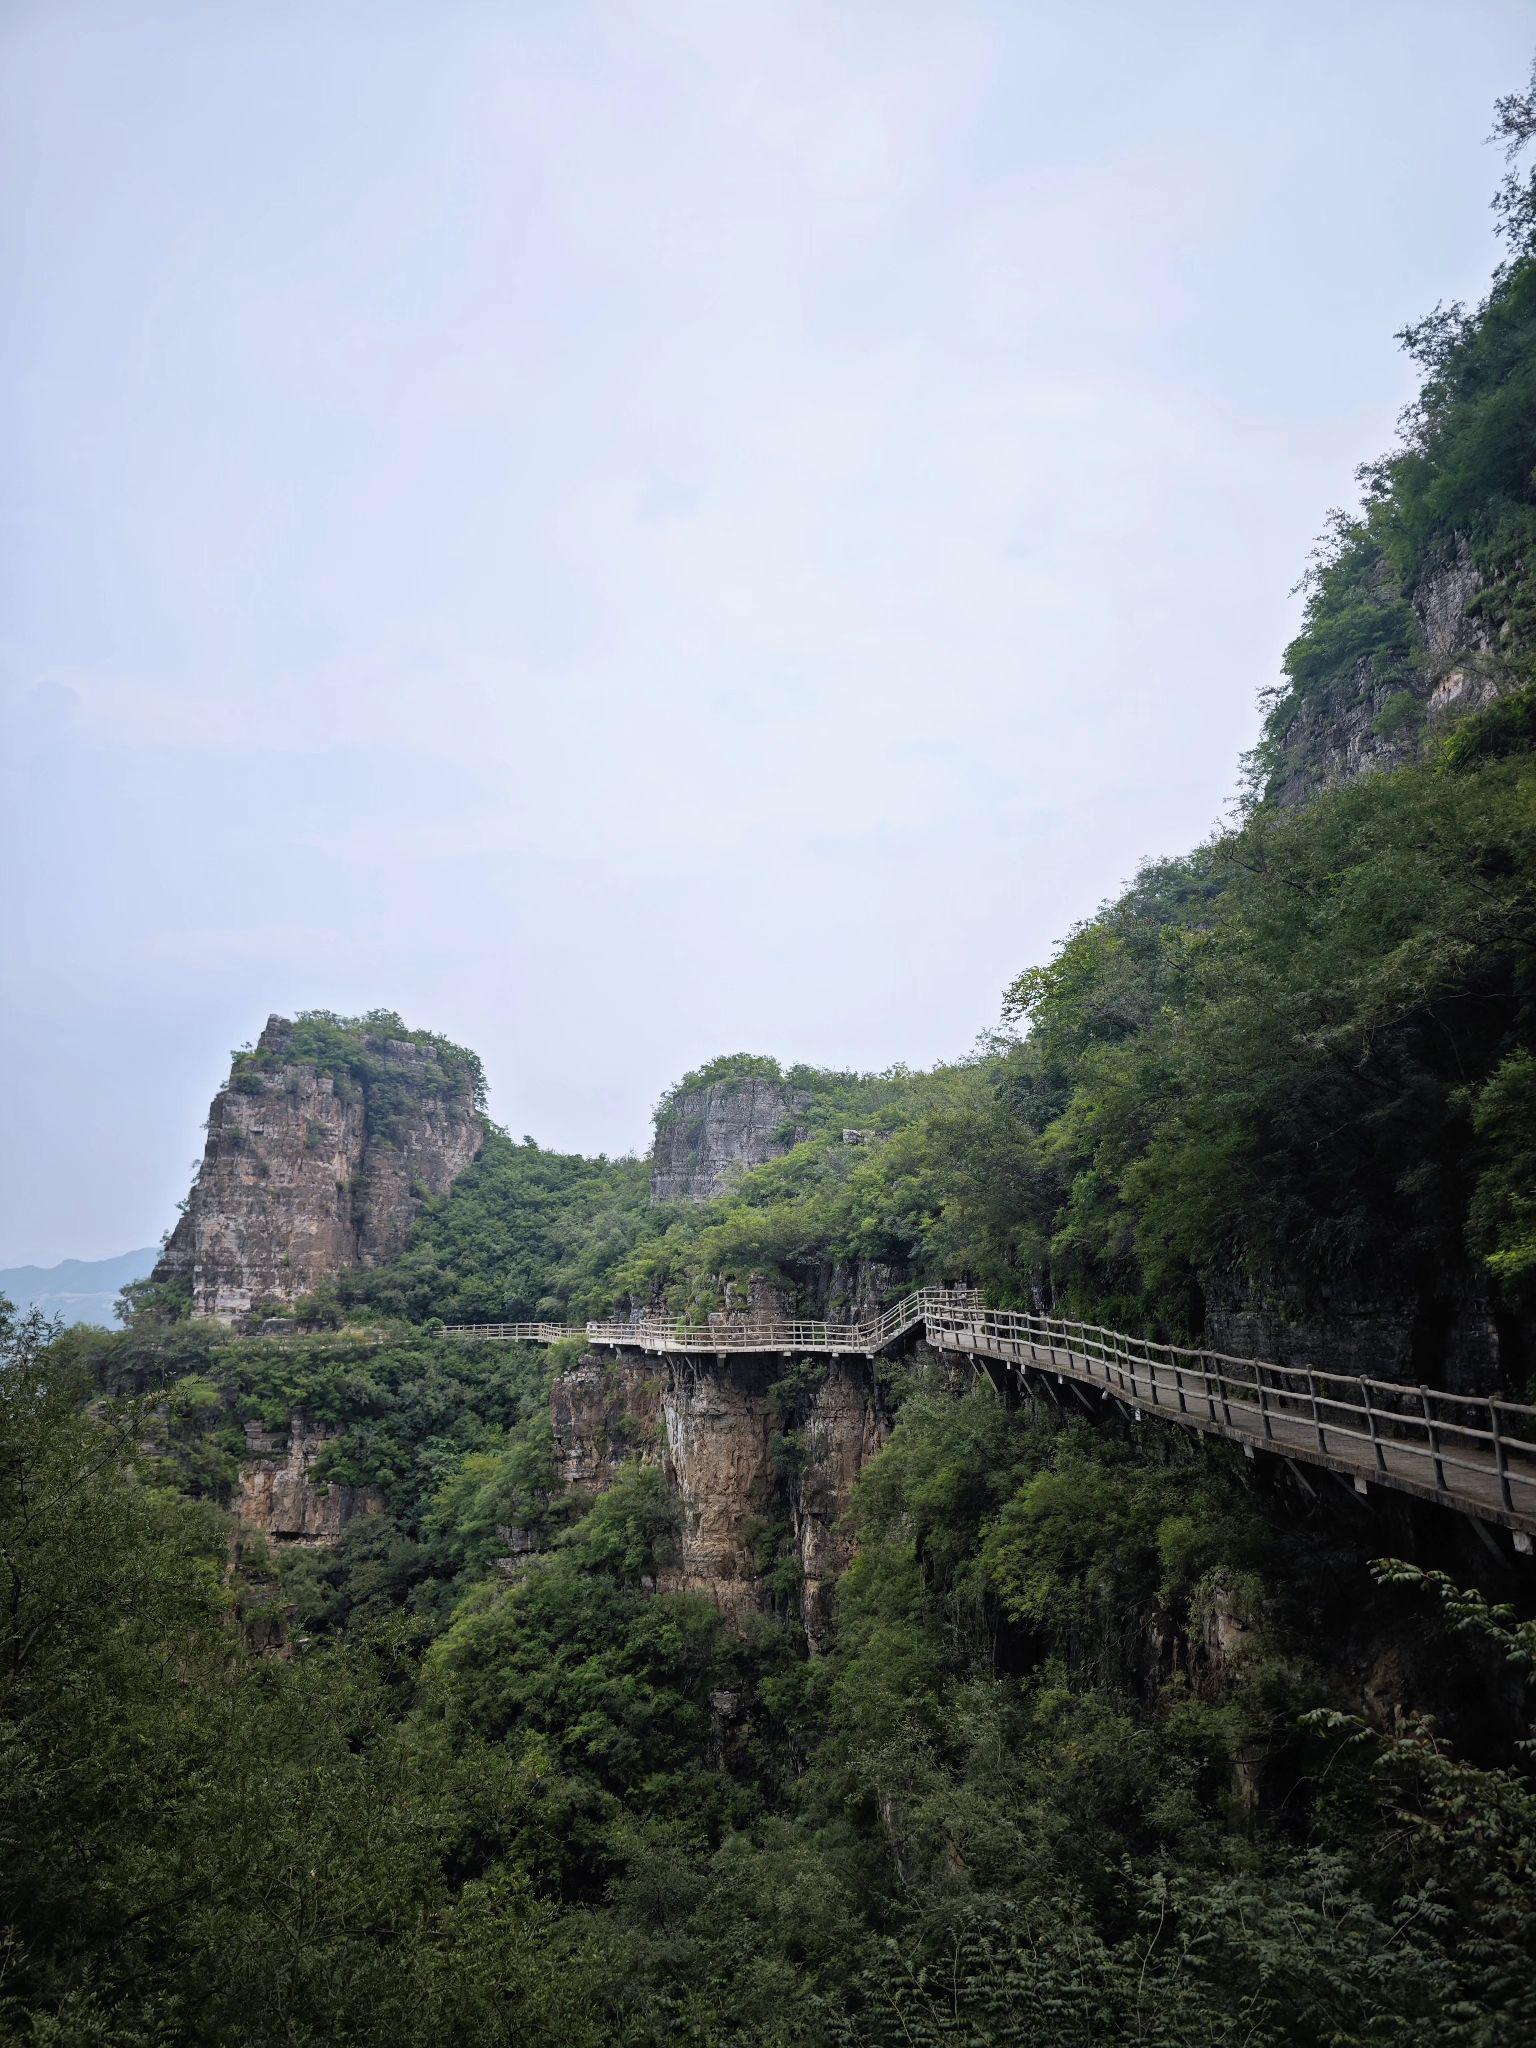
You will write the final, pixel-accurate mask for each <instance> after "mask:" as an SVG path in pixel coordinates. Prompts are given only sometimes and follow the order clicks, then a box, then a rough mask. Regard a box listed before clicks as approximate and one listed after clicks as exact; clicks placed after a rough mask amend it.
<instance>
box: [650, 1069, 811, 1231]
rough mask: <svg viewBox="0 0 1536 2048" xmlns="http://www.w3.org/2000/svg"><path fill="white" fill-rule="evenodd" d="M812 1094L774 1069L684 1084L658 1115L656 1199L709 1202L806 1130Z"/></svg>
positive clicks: (654, 1166) (654, 1170)
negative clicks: (777, 1075)
mask: <svg viewBox="0 0 1536 2048" xmlns="http://www.w3.org/2000/svg"><path fill="white" fill-rule="evenodd" d="M808 1101H809V1097H808V1096H807V1095H806V1094H805V1093H804V1091H802V1090H798V1089H794V1088H791V1087H789V1086H788V1085H787V1084H786V1083H785V1082H784V1081H782V1080H779V1079H775V1078H774V1077H773V1075H772V1074H768V1073H764V1074H749V1075H746V1076H742V1077H731V1078H725V1079H720V1080H715V1081H709V1082H706V1083H705V1084H704V1085H702V1086H699V1087H692V1088H690V1087H687V1086H686V1085H685V1086H684V1087H683V1089H682V1090H681V1091H680V1092H679V1093H677V1094H675V1095H673V1096H671V1097H670V1098H669V1099H668V1100H667V1102H665V1103H664V1104H663V1106H662V1109H661V1111H660V1112H659V1114H658V1116H657V1119H656V1142H655V1148H654V1150H653V1152H652V1155H651V1200H652V1201H653V1202H708V1201H712V1200H713V1199H714V1197H715V1196H716V1195H718V1194H721V1193H723V1191H724V1190H725V1189H726V1188H727V1187H728V1186H729V1185H730V1183H731V1181H732V1180H733V1179H734V1178H735V1176H736V1175H737V1174H739V1173H742V1172H744V1171H745V1170H746V1169H747V1168H748V1167H750V1166H762V1165H763V1164H765V1163H766V1162H767V1161H768V1160H770V1159H779V1158H781V1157H782V1156H783V1155H784V1153H786V1152H787V1151H788V1150H789V1148H790V1146H791V1145H793V1144H796V1143H798V1142H799V1140H800V1139H801V1138H802V1137H803V1136H804V1131H803V1130H802V1129H801V1128H800V1123H799V1119H800V1118H801V1117H802V1115H803V1114H804V1111H805V1108H806V1105H807V1103H808Z"/></svg>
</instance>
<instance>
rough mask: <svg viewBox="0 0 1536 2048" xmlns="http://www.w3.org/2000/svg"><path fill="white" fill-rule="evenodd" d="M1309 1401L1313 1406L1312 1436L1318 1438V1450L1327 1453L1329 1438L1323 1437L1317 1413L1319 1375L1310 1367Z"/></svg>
mask: <svg viewBox="0 0 1536 2048" xmlns="http://www.w3.org/2000/svg"><path fill="white" fill-rule="evenodd" d="M1307 1399H1308V1400H1309V1401H1310V1402H1311V1404H1312V1434H1313V1435H1314V1436H1315V1437H1316V1438H1317V1448H1318V1449H1319V1450H1320V1451H1325V1450H1326V1449H1327V1448H1328V1442H1327V1438H1326V1437H1325V1436H1324V1435H1323V1425H1322V1421H1321V1419H1320V1417H1319V1415H1318V1412H1317V1374H1316V1373H1315V1372H1314V1371H1313V1370H1312V1368H1311V1366H1310V1365H1309V1366H1308V1367H1307Z"/></svg>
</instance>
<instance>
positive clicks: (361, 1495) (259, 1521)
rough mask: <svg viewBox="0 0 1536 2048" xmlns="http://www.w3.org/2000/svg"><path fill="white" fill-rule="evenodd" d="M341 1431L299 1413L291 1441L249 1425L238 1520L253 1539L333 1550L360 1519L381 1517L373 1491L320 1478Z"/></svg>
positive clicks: (291, 1429) (290, 1432)
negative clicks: (323, 1459)
mask: <svg viewBox="0 0 1536 2048" xmlns="http://www.w3.org/2000/svg"><path fill="white" fill-rule="evenodd" d="M335 1434H336V1432H335V1431H334V1430H325V1429H318V1428H316V1427H315V1426H314V1425H313V1424H312V1423H311V1422H309V1421H308V1420H307V1418H306V1417H305V1416H303V1415H302V1414H300V1413H298V1412H297V1411H295V1413H294V1414H292V1415H291V1416H290V1417H289V1418H288V1433H287V1435H286V1436H284V1435H281V1434H278V1433H276V1432H272V1431H267V1430H264V1429H263V1428H262V1427H261V1425H260V1423H257V1422H248V1423H247V1424H246V1425H245V1441H246V1449H247V1452H248V1453H254V1455H248V1456H247V1458H246V1460H245V1462H244V1464H243V1465H242V1466H241V1468H240V1498H239V1499H238V1500H237V1501H236V1502H235V1515H236V1517H237V1519H238V1520H239V1522H240V1524H241V1527H242V1528H243V1529H244V1530H245V1531H246V1532H247V1533H248V1534H250V1535H253V1536H264V1537H265V1538H266V1539H267V1541H268V1542H269V1543H270V1544H272V1545H273V1547H274V1548H276V1547H279V1546H283V1545H295V1546H297V1547H299V1548H301V1549H305V1548H307V1549H312V1550H320V1549H328V1548H329V1547H330V1546H331V1545H332V1544H334V1543H335V1542H337V1541H338V1540H339V1538H340V1536H341V1532H342V1530H343V1529H345V1528H346V1526H347V1524H348V1522H350V1521H351V1520H352V1519H353V1518H354V1517H355V1516H357V1515H366V1514H376V1513H377V1512H378V1510H379V1507H380V1505H381V1501H380V1496H379V1492H378V1489H377V1488H376V1487H372V1486H342V1485H340V1484H338V1483H337V1482H336V1481H335V1480H326V1481H321V1480H317V1479H316V1478H315V1476H314V1466H315V1461H316V1460H317V1459H318V1458H319V1456H320V1454H321V1452H322V1451H324V1449H325V1448H326V1446H327V1445H328V1444H329V1443H330V1442H331V1441H332V1439H333V1438H334V1436H335Z"/></svg>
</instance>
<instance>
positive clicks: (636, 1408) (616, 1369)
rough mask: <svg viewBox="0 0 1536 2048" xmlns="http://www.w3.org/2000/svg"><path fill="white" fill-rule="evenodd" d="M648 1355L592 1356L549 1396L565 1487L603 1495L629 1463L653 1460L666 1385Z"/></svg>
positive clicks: (563, 1376)
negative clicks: (630, 1461)
mask: <svg viewBox="0 0 1536 2048" xmlns="http://www.w3.org/2000/svg"><path fill="white" fill-rule="evenodd" d="M659 1371H660V1368H659V1366H658V1364H657V1362H656V1361H655V1360H654V1359H653V1358H651V1357H649V1356H648V1355H647V1354H646V1353H645V1352H643V1351H621V1352H619V1353H618V1355H617V1357H614V1355H613V1354H611V1353H606V1354H603V1355H602V1356H599V1354H598V1353H596V1352H588V1353H587V1355H586V1356H585V1357H584V1358H581V1359H579V1360H578V1361H577V1363H576V1364H575V1365H573V1366H571V1367H570V1368H569V1369H568V1370H567V1371H565V1372H563V1373H561V1374H560V1375H559V1377H558V1378H557V1379H556V1381H555V1384H554V1387H553V1388H552V1390H551V1392H550V1415H551V1419H552V1421H553V1424H554V1434H555V1471H556V1474H557V1476H558V1477H559V1480H560V1482H561V1484H562V1485H563V1486H568V1487H573V1488H575V1489H576V1491H577V1492H580V1493H588V1494H592V1493H600V1492H601V1491H602V1489H603V1488H604V1487H605V1486H608V1485H610V1484H611V1483H612V1481H613V1480H614V1478H615V1477H616V1475H617V1473H618V1470H619V1467H620V1466H621V1465H622V1464H623V1463H624V1461H625V1460H626V1459H627V1458H634V1457H641V1458H645V1459H647V1460H653V1459H654V1458H656V1457H657V1456H658V1455H659V1446H660V1442H661V1381H660V1379H659V1377H658V1374H659Z"/></svg>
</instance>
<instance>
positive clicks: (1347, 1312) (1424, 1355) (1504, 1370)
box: [1205, 1275, 1522, 1394]
mask: <svg viewBox="0 0 1536 2048" xmlns="http://www.w3.org/2000/svg"><path fill="white" fill-rule="evenodd" d="M1205 1342H1206V1343H1207V1344H1208V1345H1209V1346H1210V1348H1211V1349H1212V1350H1213V1351H1222V1352H1225V1353H1227V1355H1228V1356H1229V1357H1234V1358H1263V1359H1268V1360H1269V1361H1270V1362H1271V1363H1273V1364H1275V1365H1310V1366H1315V1367H1316V1368H1317V1369H1318V1370H1319V1371H1320V1372H1337V1373H1353V1374H1361V1375H1364V1376H1366V1377H1368V1378H1371V1379H1382V1380H1403V1381H1405V1382H1407V1383H1409V1384H1411V1385H1418V1384H1420V1383H1421V1382H1422V1383H1424V1384H1427V1385H1430V1386H1438V1387H1444V1388H1445V1389H1446V1390H1447V1391H1448V1392H1450V1393H1453V1394H1487V1393H1492V1392H1493V1391H1494V1390H1495V1389H1496V1388H1497V1387H1499V1386H1500V1385H1501V1384H1514V1385H1518V1384H1520V1383H1521V1379H1522V1373H1521V1361H1520V1357H1519V1353H1518V1346H1516V1347H1514V1349H1513V1350H1511V1348H1510V1347H1508V1346H1506V1345H1503V1344H1502V1343H1501V1336H1500V1331H1499V1328H1498V1325H1497V1323H1496V1320H1495V1317H1494V1313H1493V1309H1492V1306H1491V1304H1490V1302H1489V1300H1488V1297H1487V1294H1486V1292H1485V1291H1484V1290H1483V1289H1482V1288H1481V1287H1480V1286H1478V1285H1476V1284H1474V1283H1473V1282H1472V1281H1471V1280H1470V1279H1469V1280H1468V1282H1467V1283H1466V1284H1464V1285H1462V1286H1461V1287H1459V1288H1457V1287H1454V1286H1450V1285H1448V1286H1447V1287H1446V1288H1445V1289H1444V1291H1443V1292H1441V1293H1438V1294H1437V1293H1434V1292H1433V1291H1430V1292H1425V1291H1423V1290H1421V1288H1420V1287H1418V1286H1417V1285H1416V1284H1415V1282H1414V1280H1413V1279H1412V1278H1410V1277H1409V1276H1406V1275H1404V1276H1402V1277H1401V1278H1400V1279H1398V1280H1397V1281H1396V1282H1395V1283H1394V1282H1393V1280H1392V1279H1391V1278H1389V1277H1384V1278H1383V1279H1382V1280H1381V1281H1380V1282H1379V1284H1377V1285H1375V1286H1363V1285H1345V1284H1341V1285H1340V1286H1339V1287H1337V1288H1336V1289H1335V1290H1334V1292H1333V1293H1332V1295H1331V1296H1329V1297H1328V1298H1327V1299H1325V1300H1323V1301H1320V1302H1318V1303H1316V1304H1314V1305H1312V1306H1311V1307H1308V1308H1305V1309H1303V1308H1300V1307H1296V1306H1288V1305H1287V1304H1286V1303H1285V1302H1284V1301H1283V1300H1279V1299H1277V1300H1272V1301H1254V1300H1251V1299H1248V1298H1245V1297H1244V1296H1242V1295H1241V1294H1240V1293H1238V1292H1236V1291H1233V1292H1232V1293H1230V1294H1224V1293H1223V1292H1222V1291H1221V1290H1220V1289H1219V1288H1217V1289H1212V1288H1209V1287H1208V1288H1207V1293H1206V1315H1205Z"/></svg>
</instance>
